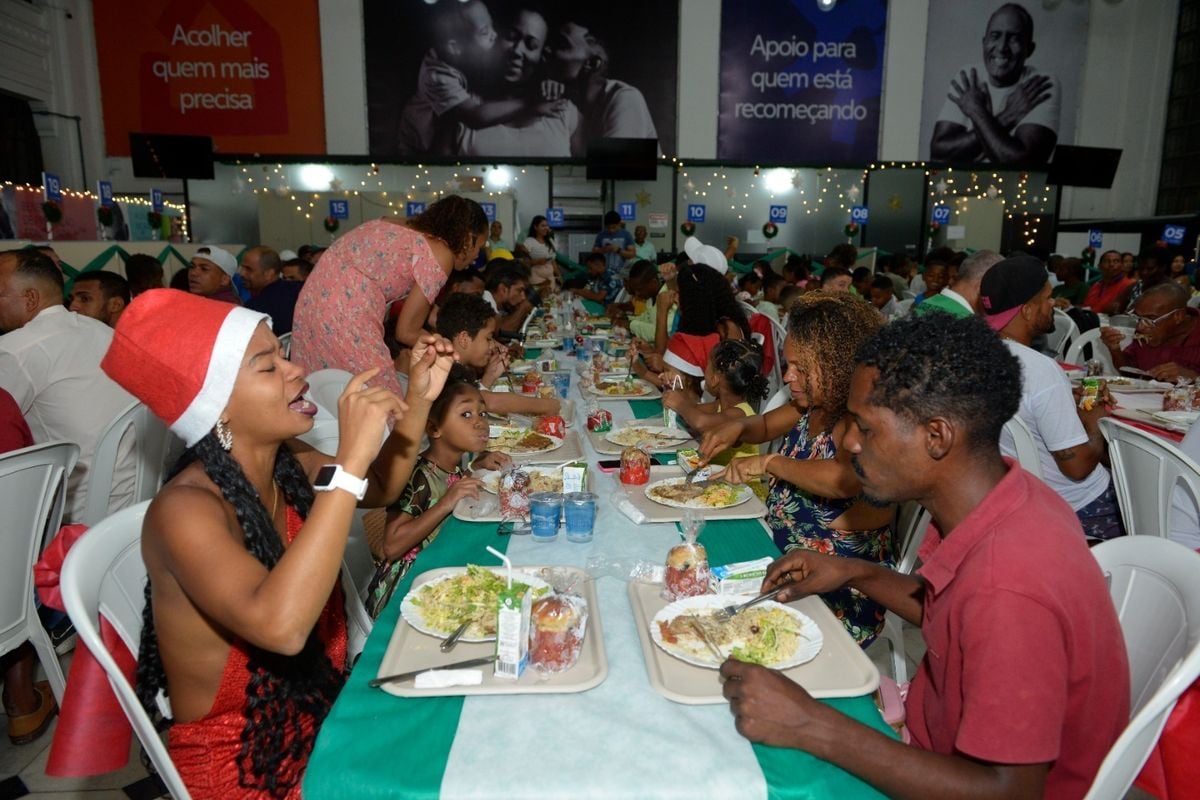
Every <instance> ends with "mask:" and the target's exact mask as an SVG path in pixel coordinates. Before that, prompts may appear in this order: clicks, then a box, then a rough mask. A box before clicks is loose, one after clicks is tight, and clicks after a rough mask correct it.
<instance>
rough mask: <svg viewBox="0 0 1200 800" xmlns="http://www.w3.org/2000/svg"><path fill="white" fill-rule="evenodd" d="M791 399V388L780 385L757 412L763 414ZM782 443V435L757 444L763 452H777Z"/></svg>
mask: <svg viewBox="0 0 1200 800" xmlns="http://www.w3.org/2000/svg"><path fill="white" fill-rule="evenodd" d="M791 400H792V390H791V389H789V388H788V387H786V386H781V387H779V389H777V390H776V391H775V394H773V395H771V396H770V398H768V399H767V402H766V405H764V406H763V407H762V410H761V411H759V412H758V413H759V414H764V415H765V414H767V413H769V412H771V411H774V410H775V409H777V408H779V407H781V406H783V405H786V404H787V403H790V402H791ZM782 444H783V437H779V438H777V439H773V440H772V441H769V442H764V443H763V444H762V445H760V446H759V449H760V450H762V451H763V452H764V453H777V452H779V447H780V446H781V445H782Z"/></svg>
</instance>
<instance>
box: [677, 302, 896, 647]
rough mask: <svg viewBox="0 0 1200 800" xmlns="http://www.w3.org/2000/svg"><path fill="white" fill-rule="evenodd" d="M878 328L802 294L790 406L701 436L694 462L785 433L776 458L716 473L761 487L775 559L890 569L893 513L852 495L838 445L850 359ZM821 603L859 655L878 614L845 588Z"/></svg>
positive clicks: (864, 312) (851, 476) (860, 307)
mask: <svg viewBox="0 0 1200 800" xmlns="http://www.w3.org/2000/svg"><path fill="white" fill-rule="evenodd" d="M880 324H881V320H880V319H879V318H878V315H877V314H875V313H874V311H873V310H872V309H871V307H870V306H869V305H868V304H866V303H864V302H862V301H861V300H859V299H858V298H856V297H853V296H851V295H848V294H844V293H831V292H810V293H808V294H805V295H803V296H802V297H801V298H800V299H799V300H798V301H797V302H796V305H795V306H794V307H793V309H792V311H791V313H790V314H789V315H788V338H787V341H786V342H785V344H784V356H785V358H786V359H787V371H786V372H785V373H784V376H783V377H784V380H785V381H786V383H787V385H788V388H789V390H790V392H791V396H792V400H791V403H788V404H786V405H784V406H781V407H780V408H777V409H775V410H773V411H770V412H768V413H767V414H765V415H762V416H755V417H747V418H745V419H744V420H735V421H733V422H729V423H726V424H725V425H722V426H721V427H720V428H718V429H716V430H714V431H711V432H710V433H708V434H706V435H705V436H704V440H703V442H702V443H701V454H702V455H704V456H705V457H708V456H710V455H712V454H716V453H719V452H721V451H722V450H724V449H726V448H728V447H730V446H732V445H733V444H734V443H737V442H742V443H747V442H756V443H758V442H769V441H772V440H774V439H776V438H777V437H780V436H784V435H785V434H786V437H785V438H784V441H783V445H782V446H781V447H780V449H779V452H777V453H768V454H766V455H761V456H753V457H750V458H740V459H735V460H734V461H732V462H731V463H730V466H729V468H728V469H727V470H726V471H725V474H724V477H725V479H726V480H729V481H732V482H747V481H750V480H753V479H755V478H758V477H760V476H765V477H766V478H767V479H768V491H767V517H766V523H767V525H768V526H769V527H770V529H771V532H772V534H773V536H774V539H775V544H776V545H777V546H778V547H779V549H780V551H781V552H787V551H788V550H794V549H796V548H801V547H803V548H807V549H810V550H816V551H818V552H822V553H829V554H834V555H841V556H851V557H854V558H864V559H868V560H870V561H875V562H878V563H882V564H891V562H892V543H891V536H890V532H889V530H888V524H889V523H890V522H891V519H892V517H893V514H894V509H893V507H892V506H890V505H889V506H884V507H881V506H878V505H872V504H871V503H869V502H867V501H866V500H865V499H863V498H862V497H861V484H860V483H859V479H858V476H857V475H856V474H855V470H854V466H853V463H852V460H851V457H850V454H849V452H848V451H845V450H842V449H841V447H840V444H841V441H842V436H843V435H844V433H845V427H846V422H845V420H843V416H844V415H845V411H846V399H847V397H848V396H849V393H850V375H851V372H852V371H853V358H854V353H855V351H856V350H857V349H858V346H859V345H860V344H861V343H862V342H863V341H864V340H866V339H867V338H868V337H870V336H871V334H872V333H874V332H875V330H876V329H877V328H878V327H879V325H880ZM822 599H824V600H825V602H826V604H828V605H829V607H830V609H831V610H832V611H833V613H834V614H835V615H836V616H837V617H838V619H840V620H841V621H842V624H843V625H845V626H846V630H847V631H849V632H850V635H852V636H853V637H854V638H855V640H856V641H857V642H858V643H859V644H860V645H862V646H864V647H865V646H866V645H867V644H869V643H870V642H871V641H872V640H873V639H874V638H875V636H876V635H877V634H878V633H879V631H880V630H882V628H883V618H884V611H883V609H882V607H880V606H879V605H878V604H876V603H874V602H872V601H870V600H868V599H867V598H866V597H864V596H863V595H861V594H859V593H858V592H856V591H854V590H853V589H842V590H839V591H836V592H831V593H829V594H826V595H822Z"/></svg>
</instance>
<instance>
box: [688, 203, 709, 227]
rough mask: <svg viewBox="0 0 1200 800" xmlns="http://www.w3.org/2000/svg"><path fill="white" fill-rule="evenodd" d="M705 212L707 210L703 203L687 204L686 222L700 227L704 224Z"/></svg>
mask: <svg viewBox="0 0 1200 800" xmlns="http://www.w3.org/2000/svg"><path fill="white" fill-rule="evenodd" d="M706 212H707V209H706V208H705V206H704V204H703V203H688V215H687V218H688V222H692V223H695V224H696V225H702V224H703V223H704V217H705V214H706Z"/></svg>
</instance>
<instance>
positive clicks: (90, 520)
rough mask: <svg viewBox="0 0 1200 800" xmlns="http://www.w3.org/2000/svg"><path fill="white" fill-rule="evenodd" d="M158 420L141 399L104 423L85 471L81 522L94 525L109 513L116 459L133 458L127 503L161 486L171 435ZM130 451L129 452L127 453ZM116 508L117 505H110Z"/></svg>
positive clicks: (145, 497)
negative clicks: (84, 496) (131, 480)
mask: <svg viewBox="0 0 1200 800" xmlns="http://www.w3.org/2000/svg"><path fill="white" fill-rule="evenodd" d="M175 438H176V437H175V434H173V433H171V432H170V431H169V430H168V429H167V426H166V425H164V424H163V422H162V420H160V419H159V418H158V417H156V416H155V415H154V414H153V413H151V411H150V409H149V408H147V407H146V406H145V404H143V403H138V402H135V403H133V404H132V405H130V406H129V407H128V408H126V409H125V410H124V411H122V412H121V413H120V414H118V415H117V418H116V419H114V420H113V421H112V422H110V423H109V424H108V427H107V428H105V429H104V432H103V433H101V434H100V439H99V440H98V442H97V444H96V453H95V455H93V456H92V466H91V469H90V470H89V471H88V487H87V506H86V507H85V508H84V511H83V519H80V520H78V522H82V523H83V524H85V525H95V524H96V523H97V522H99V521H100V520H102V519H104V518H105V517H107V516H108V514H109V500H110V498H111V496H112V492H113V488H114V487H113V473H114V472H115V471H116V469H117V463H118V462H120V461H121V460H123V459H126V458H130V457H132V458H133V460H134V465H135V469H134V483H133V495H132V497H131V498H130V500H129V502H130V503H140V502H141V501H143V500H149V499H150V498H152V497H154V495H155V494H156V493H157V492H158V490H159V488H160V487H161V486H162V481H163V475H164V474H165V473H166V470H167V463H166V461H167V456H168V452H169V451H171V450H172V448H171V443H172V440H173V439H175ZM131 454H132V456H131ZM112 510H113V511H120V509H119V508H114V509H112Z"/></svg>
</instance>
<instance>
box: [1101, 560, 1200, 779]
mask: <svg viewBox="0 0 1200 800" xmlns="http://www.w3.org/2000/svg"><path fill="white" fill-rule="evenodd" d="M1092 555H1093V556H1095V557H1096V560H1097V561H1098V562H1099V563H1100V568H1101V569H1102V570H1104V573H1105V577H1106V578H1107V579H1108V584H1109V590H1110V592H1111V593H1112V598H1113V604H1114V605H1115V606H1116V609H1117V616H1118V617H1119V618H1120V620H1121V631H1122V633H1123V634H1124V637H1125V649H1126V652H1127V653H1128V655H1129V670H1130V695H1129V697H1130V713H1131V719H1130V722H1129V725H1128V726H1127V727H1126V728H1125V730H1124V731H1123V732H1122V733H1121V736H1120V737H1119V738H1118V739H1117V741H1116V743H1115V744H1113V746H1112V748H1111V749H1110V750H1109V751H1108V756H1107V757H1106V758H1105V759H1104V762H1103V763H1102V764H1101V765H1100V770H1099V772H1098V773H1097V775H1096V778H1095V780H1094V781H1093V782H1092V786H1091V789H1090V790H1089V791H1088V794H1087V797H1088V798H1089V800H1102V798H1103V799H1107V798H1112V797H1123V796H1124V795H1125V792H1126V791H1128V789H1129V787H1130V786H1131V785H1132V784H1133V779H1134V778H1135V777H1136V776H1137V774H1138V771H1139V770H1140V769H1141V768H1142V765H1143V764H1144V763H1145V762H1146V759H1147V758H1148V757H1149V755H1150V751H1151V750H1152V749H1153V747H1154V744H1155V742H1157V741H1158V737H1159V734H1160V733H1161V732H1162V729H1163V726H1164V725H1165V724H1166V721H1167V716H1168V715H1169V714H1170V713H1171V710H1172V709H1173V708H1174V707H1175V702H1176V701H1177V700H1178V699H1179V696H1180V695H1181V694H1182V693H1183V692H1184V691H1185V690H1186V689H1187V688H1188V687H1189V686H1191V685H1192V683H1193V682H1194V681H1195V680H1196V678H1197V677H1200V646H1197V645H1198V643H1200V554H1198V553H1196V552H1195V551H1194V550H1191V549H1190V548H1187V547H1184V546H1183V545H1181V544H1178V543H1176V542H1172V541H1169V540H1166V539H1158V538H1152V537H1148V536H1122V537H1118V538H1116V539H1112V540H1109V541H1107V542H1101V543H1100V544H1099V545H1097V546H1096V547H1094V548H1093V549H1092Z"/></svg>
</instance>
